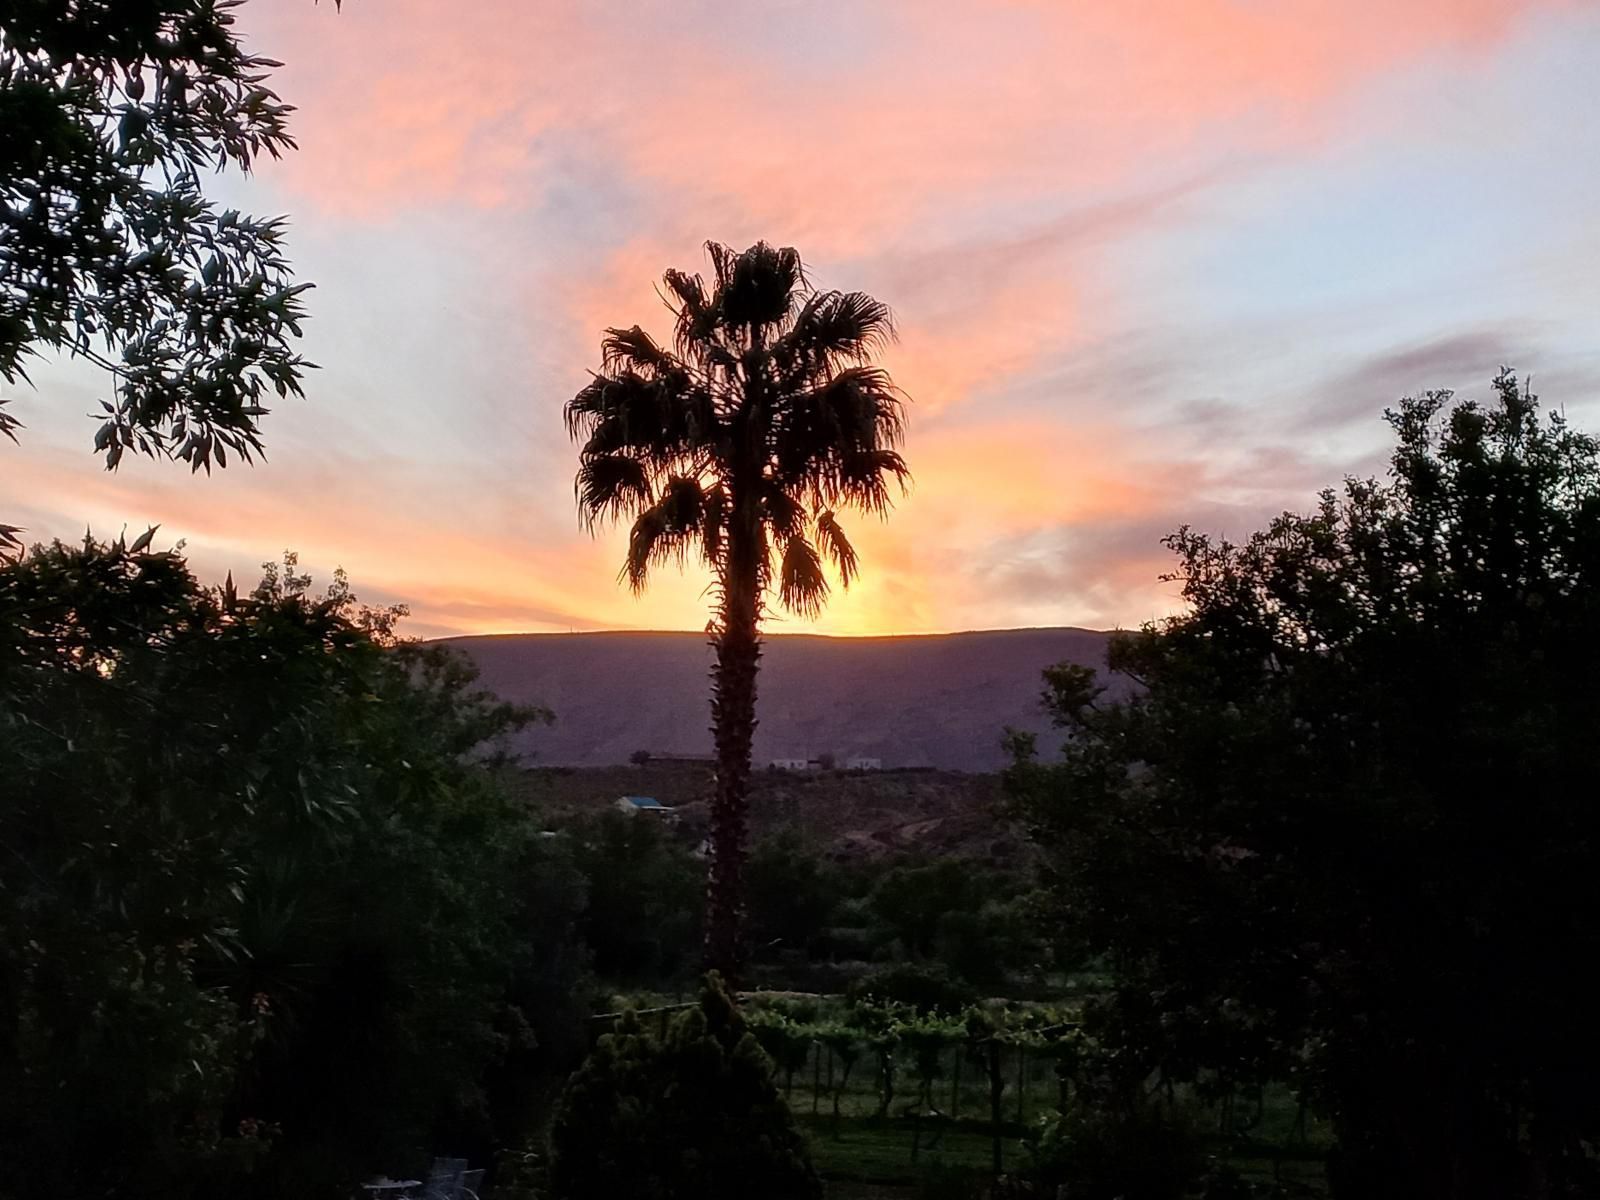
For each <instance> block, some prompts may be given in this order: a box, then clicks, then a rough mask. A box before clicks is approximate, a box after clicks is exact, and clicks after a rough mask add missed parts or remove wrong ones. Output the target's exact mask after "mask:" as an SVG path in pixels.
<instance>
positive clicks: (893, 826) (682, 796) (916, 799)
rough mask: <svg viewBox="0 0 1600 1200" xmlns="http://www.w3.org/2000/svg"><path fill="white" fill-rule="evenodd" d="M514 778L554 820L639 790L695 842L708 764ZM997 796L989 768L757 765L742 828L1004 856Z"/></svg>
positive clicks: (859, 845) (882, 847)
mask: <svg viewBox="0 0 1600 1200" xmlns="http://www.w3.org/2000/svg"><path fill="white" fill-rule="evenodd" d="M518 783H519V790H520V791H521V793H522V794H523V795H524V796H525V797H526V798H527V799H528V800H529V801H530V802H532V803H533V804H535V805H536V806H537V807H538V809H539V810H540V811H541V812H543V813H544V814H546V815H547V817H548V818H549V820H550V823H551V824H555V825H560V824H561V823H563V822H564V821H566V820H568V819H570V818H572V817H574V816H578V815H586V814H594V813H598V812H603V811H608V810H610V809H611V807H612V806H613V804H614V803H615V801H616V799H617V797H619V796H625V795H644V796H651V797H654V798H655V799H657V800H659V801H661V803H663V804H666V805H669V806H671V807H673V808H675V809H676V810H677V813H678V818H679V819H678V821H677V823H676V824H675V825H674V826H673V828H674V829H675V830H677V831H678V832H679V833H680V834H681V835H682V836H683V838H684V839H685V840H686V841H688V842H691V843H697V842H698V841H699V840H700V838H702V837H703V836H705V834H706V832H707V829H708V822H709V819H710V813H709V810H708V805H707V798H708V797H709V795H710V791H711V771H710V769H709V768H708V767H704V768H696V767H693V766H681V765H671V764H666V765H663V764H659V763H650V764H648V765H646V766H643V767H634V766H626V767H588V768H584V767H578V768H573V767H541V768H536V769H534V770H530V771H526V772H522V773H520V776H519V777H518ZM1000 802H1001V792H1000V781H999V778H998V777H997V776H995V775H977V774H969V773H965V772H952V771H932V770H900V771H866V772H859V771H803V772H802V771H773V770H762V771H757V772H756V773H755V776H754V777H753V779H752V780H751V786H750V832H751V836H752V837H753V838H755V839H757V840H759V839H760V838H762V837H764V836H766V835H768V834H772V833H776V832H777V831H778V830H781V829H789V830H793V831H795V832H797V833H800V834H802V835H803V836H804V837H805V838H806V839H807V840H808V841H810V842H811V843H812V844H814V845H816V846H819V847H821V848H823V849H824V850H826V851H827V852H828V853H830V854H833V855H835V856H838V857H841V858H878V857H883V856H886V855H894V854H898V853H904V852H916V853H920V854H936V855H943V854H952V855H960V856H963V857H974V858H987V859H991V860H1004V859H1006V858H1009V857H1011V856H1013V855H1014V854H1016V853H1017V852H1018V842H1017V839H1016V838H1015V837H1014V836H1013V834H1012V832H1011V830H1010V827H1009V824H1008V823H1007V822H1005V821H1003V820H1001V819H999V805H1000Z"/></svg>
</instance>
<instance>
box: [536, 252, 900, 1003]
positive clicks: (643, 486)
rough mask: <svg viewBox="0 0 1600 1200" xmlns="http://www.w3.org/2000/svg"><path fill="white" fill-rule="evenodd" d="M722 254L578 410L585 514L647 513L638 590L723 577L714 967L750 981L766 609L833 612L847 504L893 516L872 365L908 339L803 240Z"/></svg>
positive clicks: (630, 560)
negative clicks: (746, 964)
mask: <svg viewBox="0 0 1600 1200" xmlns="http://www.w3.org/2000/svg"><path fill="white" fill-rule="evenodd" d="M706 249H707V252H708V253H709V255H710V258H711V263H712V266H713V268H714V273H715V278H714V279H713V280H712V282H711V284H710V285H709V287H708V285H707V283H706V281H705V280H703V279H702V278H701V277H700V276H699V275H690V274H688V273H686V272H683V271H675V270H674V271H668V272H667V273H666V274H665V275H664V276H663V282H664V284H665V297H666V301H667V306H668V308H669V309H670V310H671V312H672V315H673V319H674V338H673V344H672V346H671V347H666V346H662V345H660V344H658V343H657V342H656V341H655V340H654V339H653V338H652V337H651V336H650V335H649V334H647V333H646V332H645V331H644V330H643V329H641V328H639V327H638V326H637V325H635V326H634V327H633V328H631V329H609V330H607V331H606V336H605V338H604V340H603V341H602V343H601V349H602V355H603V358H602V363H601V369H600V372H599V373H598V374H597V375H596V376H595V378H594V380H593V381H592V382H591V383H589V384H588V386H586V387H585V388H584V389H583V390H582V391H580V392H579V393H578V394H577V395H576V396H574V397H573V399H572V400H571V401H570V402H569V403H568V404H567V409H566V419H567V428H568V430H569V432H570V433H571V434H572V436H573V437H574V439H576V440H579V441H581V443H582V450H581V453H580V460H579V467H578V474H577V480H576V484H575V491H576V494H577V500H578V507H579V509H580V511H581V512H582V514H583V516H584V519H585V520H586V521H587V522H588V523H589V524H590V527H591V528H592V527H593V526H594V525H595V524H596V523H598V522H601V521H604V520H608V519H621V518H623V517H628V516H631V517H633V518H634V520H633V529H632V534H631V536H630V538H629V543H628V554H627V561H626V564H625V566H624V567H623V572H622V574H623V577H624V578H626V579H627V581H628V583H629V584H630V585H631V586H632V587H633V588H634V589H635V590H640V589H642V588H643V587H644V586H645V582H646V580H647V578H648V576H649V571H650V568H651V567H652V566H654V565H656V564H659V563H663V562H677V563H680V564H681V563H683V562H684V561H686V560H687V558H688V556H689V554H690V552H691V550H696V549H698V551H699V552H700V555H701V556H702V557H703V559H704V561H705V563H706V565H707V566H709V567H710V568H711V571H712V573H713V574H714V576H715V579H716V594H717V605H716V615H715V617H714V619H713V621H712V623H711V625H710V632H711V637H712V645H713V646H714V647H715V650H716V668H715V671H714V674H713V684H712V701H711V707H712V732H713V735H714V737H715V741H716V750H717V779H716V794H715V797H714V799H713V803H712V811H711V868H710V876H709V882H708V885H707V925H706V961H707V963H708V964H709V965H711V966H714V967H717V968H719V969H721V970H723V971H724V972H725V973H728V974H729V976H730V977H734V975H735V973H736V972H737V970H738V967H739V963H740V960H741V957H742V946H741V934H740V920H741V918H740V913H741V907H742V897H741V885H740V875H741V869H742V864H743V860H744V843H745V809H746V803H747V800H746V793H747V791H748V787H749V777H750V743H751V739H752V737H753V736H754V733H755V725H756V718H755V704H756V673H757V670H758V666H759V662H760V656H761V645H760V624H761V617H762V614H763V611H764V608H765V606H766V604H767V602H768V599H769V597H770V595H771V594H772V593H776V595H777V599H778V601H779V603H780V604H782V605H783V606H784V607H785V608H787V609H789V610H790V611H792V612H796V613H799V614H801V615H803V616H815V615H816V614H817V613H818V612H819V611H820V610H821V608H822V605H823V602H824V601H825V600H826V598H827V595H828V579H827V575H826V574H825V572H824V568H823V559H824V558H827V559H831V560H832V562H833V564H834V566H835V567H836V568H837V570H838V573H839V578H840V581H841V582H842V583H843V584H844V585H845V586H849V583H850V581H851V580H852V579H853V578H854V577H855V574H856V571H857V565H858V564H857V558H856V552H855V550H854V548H853V547H852V546H851V544H850V542H849V540H848V539H847V538H846V537H845V534H844V531H843V529H842V528H841V527H840V525H839V523H838V521H837V520H836V519H835V516H834V511H835V509H836V508H840V507H853V508H857V509H860V510H863V511H866V512H870V513H876V514H879V515H884V514H886V513H887V512H888V509H889V507H890V503H891V497H890V491H891V486H892V485H895V484H898V485H899V486H901V487H904V485H905V483H906V482H907V480H908V479H909V472H908V471H907V468H906V464H905V461H904V460H903V459H902V458H901V456H900V454H899V453H898V451H897V449H896V447H897V446H898V445H899V444H900V441H901V436H902V431H903V412H902V406H901V401H900V398H899V393H898V392H897V390H896V388H895V387H894V384H893V383H892V381H891V380H890V378H889V376H888V374H887V373H886V372H884V371H883V370H882V369H881V368H880V367H877V366H874V365H872V361H871V360H872V358H873V355H874V354H875V353H876V352H877V351H878V350H879V349H880V348H881V347H882V346H883V344H884V343H885V342H886V341H888V340H889V339H890V338H891V337H892V335H893V325H892V322H891V318H890V314H889V310H888V308H887V307H885V306H884V305H883V304H881V303H879V302H878V301H877V300H874V299H873V298H872V297H870V296H867V295H864V294H862V293H860V292H837V291H827V292H819V291H815V290H813V289H812V288H811V287H810V285H809V284H808V283H807V281H806V278H805V274H804V271H803V269H802V267H801V262H800V256H799V254H798V253H796V252H795V251H794V250H792V249H777V248H775V247H772V246H769V245H767V244H766V243H764V242H761V243H757V244H756V245H754V246H752V247H750V249H748V250H745V251H743V252H742V253H736V252H735V251H733V250H731V249H729V248H728V247H726V246H722V245H718V244H717V243H715V242H711V243H707V246H706Z"/></svg>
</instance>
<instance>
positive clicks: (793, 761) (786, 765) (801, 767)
mask: <svg viewBox="0 0 1600 1200" xmlns="http://www.w3.org/2000/svg"><path fill="white" fill-rule="evenodd" d="M771 765H772V769H773V770H774V771H808V770H810V769H811V763H810V761H809V760H807V759H804V758H775V759H773V760H772V764H771Z"/></svg>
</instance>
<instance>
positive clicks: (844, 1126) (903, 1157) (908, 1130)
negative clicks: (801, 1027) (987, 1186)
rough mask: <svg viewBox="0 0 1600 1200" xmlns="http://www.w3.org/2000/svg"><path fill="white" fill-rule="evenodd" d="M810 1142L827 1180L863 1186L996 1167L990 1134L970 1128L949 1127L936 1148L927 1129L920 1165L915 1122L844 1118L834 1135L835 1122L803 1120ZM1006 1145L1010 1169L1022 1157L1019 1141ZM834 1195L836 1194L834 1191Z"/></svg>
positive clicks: (1009, 1139) (1004, 1142)
mask: <svg viewBox="0 0 1600 1200" xmlns="http://www.w3.org/2000/svg"><path fill="white" fill-rule="evenodd" d="M800 1124H801V1126H802V1128H804V1129H805V1131H806V1134H807V1136H808V1137H809V1138H810V1139H811V1156H812V1161H813V1162H815V1163H816V1165H817V1170H818V1171H820V1172H821V1173H822V1175H823V1176H824V1177H825V1178H828V1179H831V1180H853V1181H856V1182H860V1183H876V1184H902V1185H905V1184H912V1183H915V1182H916V1180H917V1179H918V1177H919V1176H921V1175H922V1174H923V1173H925V1172H926V1171H928V1170H930V1169H937V1168H940V1167H972V1168H979V1169H984V1170H987V1169H988V1168H989V1166H990V1163H991V1153H992V1143H991V1140H990V1138H989V1135H988V1134H987V1133H985V1132H983V1131H981V1130H976V1129H971V1128H955V1129H947V1130H946V1131H945V1132H944V1134H943V1136H942V1137H940V1138H939V1139H938V1140H937V1142H935V1143H934V1144H933V1145H931V1146H930V1145H928V1142H929V1141H931V1140H932V1139H933V1131H932V1130H931V1129H928V1128H924V1130H923V1134H922V1137H923V1144H922V1146H921V1148H920V1149H919V1151H918V1153H917V1158H916V1161H915V1162H913V1161H912V1158H911V1148H912V1143H913V1131H912V1126H911V1122H910V1121H906V1120H896V1121H884V1122H876V1121H873V1120H871V1119H870V1118H866V1117H845V1118H844V1119H842V1120H841V1121H840V1122H839V1129H838V1132H837V1134H835V1131H834V1128H833V1122H832V1121H831V1120H828V1119H826V1118H822V1119H818V1120H812V1119H811V1118H809V1117H805V1118H802V1119H801V1122H800ZM1001 1144H1002V1146H1003V1148H1004V1152H1005V1161H1006V1165H1007V1166H1014V1165H1016V1164H1017V1163H1018V1162H1019V1161H1020V1159H1021V1155H1022V1148H1021V1145H1020V1144H1019V1143H1018V1141H1017V1139H1016V1138H1015V1137H1003V1138H1002V1139H1001ZM830 1194H831V1193H830Z"/></svg>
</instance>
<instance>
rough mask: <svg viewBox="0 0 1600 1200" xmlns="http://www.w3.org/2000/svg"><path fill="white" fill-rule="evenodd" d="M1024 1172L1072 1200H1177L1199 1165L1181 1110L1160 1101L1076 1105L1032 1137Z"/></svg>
mask: <svg viewBox="0 0 1600 1200" xmlns="http://www.w3.org/2000/svg"><path fill="white" fill-rule="evenodd" d="M1030 1149H1031V1150H1032V1152H1033V1154H1034V1163H1033V1165H1032V1167H1031V1168H1030V1170H1029V1172H1028V1174H1029V1175H1030V1176H1032V1178H1033V1181H1034V1183H1035V1186H1036V1187H1038V1188H1039V1189H1040V1190H1041V1191H1042V1193H1043V1194H1044V1195H1047V1196H1049V1195H1054V1194H1056V1190H1057V1189H1060V1188H1062V1187H1065V1188H1066V1189H1067V1194H1068V1195H1070V1196H1071V1197H1072V1198H1073V1200H1181V1198H1182V1197H1184V1196H1187V1195H1189V1193H1190V1192H1191V1190H1192V1189H1193V1188H1194V1186H1195V1184H1196V1183H1197V1182H1198V1181H1199V1179H1200V1177H1201V1174H1202V1172H1203V1170H1204V1168H1205V1160H1204V1157H1203V1155H1202V1153H1201V1149H1200V1142H1199V1138H1198V1136H1197V1135H1196V1133H1195V1131H1194V1130H1193V1128H1192V1127H1191V1126H1190V1124H1189V1122H1188V1121H1187V1120H1186V1119H1184V1117H1183V1115H1182V1114H1181V1113H1179V1112H1177V1111H1175V1110H1174V1109H1172V1108H1170V1107H1167V1106H1163V1105H1160V1104H1152V1103H1147V1102H1138V1103H1136V1104H1134V1105H1133V1106H1132V1107H1129V1108H1118V1107H1116V1106H1104V1105H1091V1104H1078V1105H1073V1106H1072V1107H1070V1108H1069V1109H1068V1110H1067V1111H1066V1112H1065V1113H1062V1114H1061V1115H1059V1116H1057V1117H1055V1118H1054V1119H1053V1120H1051V1121H1049V1122H1047V1123H1046V1124H1045V1126H1044V1128H1043V1130H1042V1131H1041V1133H1040V1134H1039V1135H1038V1137H1037V1138H1036V1139H1035V1140H1034V1141H1033V1142H1032V1144H1031V1146H1030Z"/></svg>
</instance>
